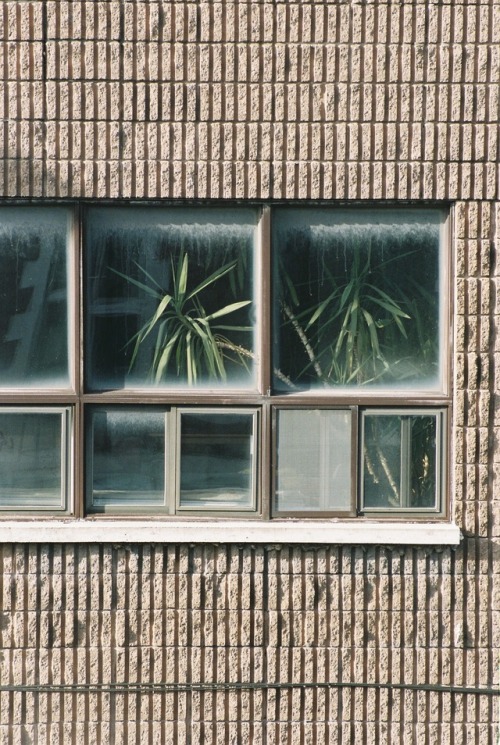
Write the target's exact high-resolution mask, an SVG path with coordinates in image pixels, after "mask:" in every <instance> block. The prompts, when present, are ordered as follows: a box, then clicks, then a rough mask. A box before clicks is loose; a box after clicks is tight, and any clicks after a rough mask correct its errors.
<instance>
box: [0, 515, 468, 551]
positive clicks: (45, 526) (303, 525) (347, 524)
mask: <svg viewBox="0 0 500 745" xmlns="http://www.w3.org/2000/svg"><path fill="white" fill-rule="evenodd" d="M460 538H461V536H460V530H459V529H458V527H457V526H456V525H454V524H452V523H449V522H424V521H419V522H417V521H413V522H409V521H405V522H403V521H400V522H396V521H392V522H391V521H388V520H378V521H377V520H291V519H288V520H284V519H283V520H270V521H268V522H261V521H257V520H255V521H254V520H230V519H228V520H214V519H206V520H205V519H200V518H197V519H196V520H194V519H191V520H187V519H175V520H144V519H137V520H131V519H124V520H117V519H106V518H104V519H102V518H101V519H92V518H85V519H81V520H75V519H65V520H61V519H59V520H56V519H50V520H39V519H35V518H33V519H24V520H9V521H7V520H5V521H2V522H0V542H1V543H250V544H266V543H290V544H308V543H309V544H346V545H349V544H351V545H369V544H371V545H374V544H376V545H391V544H392V545H415V546H421V545H436V546H437V545H441V546H442V545H448V546H456V545H458V544H459V543H460Z"/></svg>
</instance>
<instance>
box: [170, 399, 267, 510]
mask: <svg viewBox="0 0 500 745" xmlns="http://www.w3.org/2000/svg"><path fill="white" fill-rule="evenodd" d="M177 438H178V454H179V455H178V511H179V512H182V511H200V512H221V511H226V512H228V513H231V514H234V513H235V512H240V511H241V512H256V510H257V455H256V453H257V450H256V443H257V438H258V412H257V410H255V409H252V410H245V411H243V410H241V409H240V410H235V409H233V410H231V409H227V410H225V411H224V412H221V411H220V410H213V409H211V410H202V409H197V410H188V409H184V410H183V409H181V410H179V411H178V424H177Z"/></svg>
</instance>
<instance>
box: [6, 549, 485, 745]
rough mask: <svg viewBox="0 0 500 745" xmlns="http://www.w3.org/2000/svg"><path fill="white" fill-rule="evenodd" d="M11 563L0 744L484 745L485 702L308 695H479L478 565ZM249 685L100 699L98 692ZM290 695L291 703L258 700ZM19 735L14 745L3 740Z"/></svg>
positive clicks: (449, 558) (200, 556) (151, 556)
mask: <svg viewBox="0 0 500 745" xmlns="http://www.w3.org/2000/svg"><path fill="white" fill-rule="evenodd" d="M481 545H482V544H480V543H479V544H477V543H476V542H475V541H473V540H468V541H466V542H465V544H464V546H463V548H462V549H460V550H458V551H456V552H454V551H449V550H444V551H439V552H436V551H434V550H423V549H412V548H407V549H402V550H390V549H384V548H375V549H367V550H363V549H361V548H357V549H353V548H349V547H347V548H317V549H310V550H308V549H302V548H293V549H292V548H286V547H282V548H281V549H276V548H270V547H262V548H245V547H243V548H242V547H237V546H218V547H204V548H202V547H188V546H182V545H181V546H168V547H167V546H129V547H126V548H117V547H114V548H113V547H110V546H104V547H103V546H65V547H54V546H52V547H50V546H34V547H30V548H28V547H25V546H4V547H3V548H2V550H1V559H2V568H3V573H2V586H1V592H2V595H1V597H2V605H3V611H2V614H1V615H0V628H1V632H0V633H1V642H2V654H1V658H0V674H1V680H2V682H3V683H4V684H6V683H7V682H8V683H10V684H15V683H24V684H38V683H39V684H55V683H63V684H72V683H78V684H80V685H81V684H88V685H89V687H90V690H89V691H88V692H82V691H81V690H79V691H76V692H73V693H71V692H69V693H65V694H61V693H47V692H46V691H45V692H43V693H37V692H4V693H1V694H0V696H1V706H0V742H2V743H10V742H23V743H53V742H61V743H62V742H64V743H69V742H85V743H96V744H97V743H101V742H104V741H109V742H110V743H112V744H113V745H115V744H117V743H123V744H124V745H128V744H129V743H132V742H141V743H142V742H146V743H147V742H158V743H160V742H161V743H181V742H182V743H187V742H191V743H203V744H206V745H209V744H217V745H225V744H226V743H229V742H235V743H269V744H270V743H294V744H295V743H301V742H304V743H306V742H310V743H318V745H319V743H344V744H345V745H347V743H354V742H356V743H358V742H359V743H375V742H376V743H384V742H386V743H391V744H394V745H395V744H396V743H401V745H403V743H404V744H405V745H406V744H407V743H409V742H412V743H413V742H414V743H436V742H443V743H456V744H458V743H463V745H472V744H473V743H476V744H477V745H484V743H488V742H491V743H493V742H494V732H495V716H494V715H495V707H494V705H493V700H492V699H491V698H488V697H475V696H472V695H462V694H460V695H450V694H449V693H442V692H428V691H411V690H410V691H400V690H393V691H388V690H386V689H378V690H377V689H368V688H367V689H363V688H358V689H342V688H335V687H332V688H330V689H328V688H318V687H315V686H314V685H311V686H308V684H310V683H311V684H314V683H317V682H319V683H323V682H332V683H335V682H353V681H355V682H363V681H364V682H374V683H405V684H416V683H441V684H445V685H455V686H476V685H481V684H483V685H484V684H485V683H486V682H487V678H488V675H489V674H490V675H491V674H493V666H494V664H495V658H494V656H493V655H492V654H491V651H489V650H490V648H491V641H492V640H491V638H490V636H491V634H495V633H496V634H498V626H497V628H496V631H495V627H494V626H492V625H491V624H490V620H491V619H490V618H489V617H488V610H487V600H486V598H487V591H488V584H489V582H490V577H489V575H488V556H487V552H485V555H484V556H483V555H482V554H481V551H480V548H479V547H480V546H481ZM109 682H122V683H129V684H132V683H137V682H140V683H143V684H151V683H168V684H176V683H178V684H181V685H182V684H186V683H195V684H196V683H200V682H202V683H220V684H226V683H231V682H233V683H235V682H245V683H251V684H252V683H254V684H255V688H254V689H253V690H252V689H250V690H245V691H235V690H225V689H224V688H223V687H221V690H219V691H216V692H213V691H210V692H200V691H187V692H186V691H185V690H181V691H175V690H171V691H168V692H163V693H161V692H154V691H153V692H147V691H146V692H143V693H141V694H138V693H136V692H129V693H127V692H121V693H109V692H102V693H100V692H98V691H97V692H96V691H95V690H92V684H97V683H109ZM280 682H282V683H288V682H296V683H298V682H300V683H304V684H305V685H304V686H303V687H301V688H296V689H292V690H291V689H286V688H283V689H279V687H278V688H275V689H270V688H268V689H263V688H262V687H260V688H259V684H262V683H280ZM14 733H16V739H11V738H12V737H13V734H14Z"/></svg>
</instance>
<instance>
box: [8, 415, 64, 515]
mask: <svg viewBox="0 0 500 745" xmlns="http://www.w3.org/2000/svg"><path fill="white" fill-rule="evenodd" d="M71 418H72V417H71V409H70V408H69V407H64V408H57V407H36V408H35V407H29V408H28V407H26V408H21V407H19V408H7V407H2V408H1V409H0V511H10V510H13V511H17V512H23V511H28V512H43V511H50V512H65V511H68V510H69V509H70V507H71V505H70V492H71V478H70V472H71V465H70V464H71V441H72V438H71Z"/></svg>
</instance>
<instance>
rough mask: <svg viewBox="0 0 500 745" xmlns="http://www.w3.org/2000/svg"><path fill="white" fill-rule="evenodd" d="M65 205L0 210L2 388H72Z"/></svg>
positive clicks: (67, 241) (68, 219)
mask: <svg viewBox="0 0 500 745" xmlns="http://www.w3.org/2000/svg"><path fill="white" fill-rule="evenodd" d="M70 214H71V213H70V212H69V210H66V209H64V208H47V207H43V208H42V207H38V208H35V207H2V208H0V386H1V387H15V388H29V387H44V388H56V387H63V386H64V387H68V385H69V382H70V375H69V367H68V334H69V323H68V264H67V255H68V245H69V231H70V224H71V222H70Z"/></svg>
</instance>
